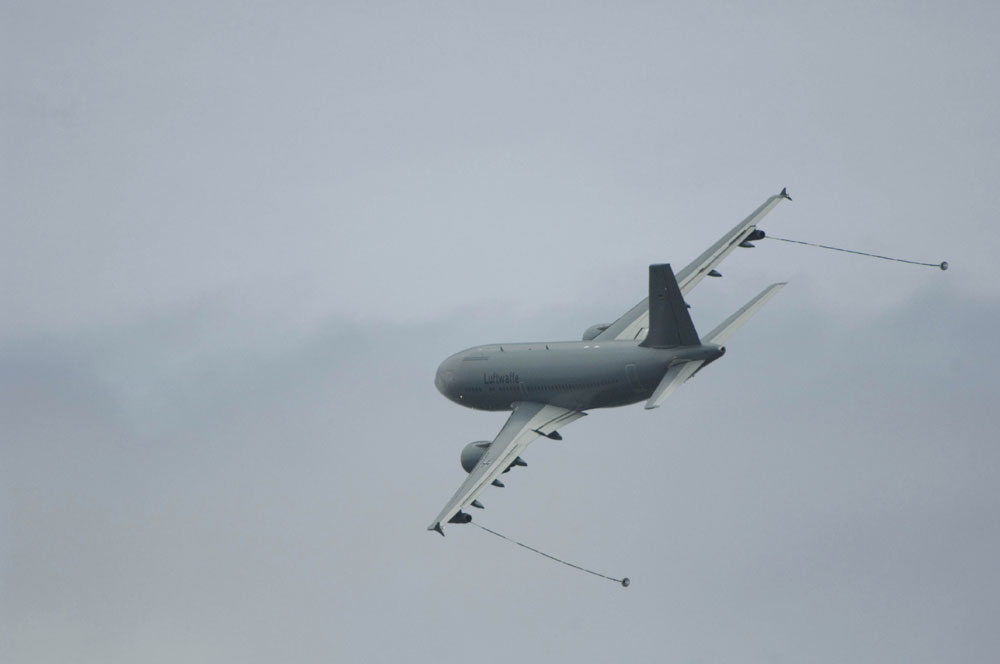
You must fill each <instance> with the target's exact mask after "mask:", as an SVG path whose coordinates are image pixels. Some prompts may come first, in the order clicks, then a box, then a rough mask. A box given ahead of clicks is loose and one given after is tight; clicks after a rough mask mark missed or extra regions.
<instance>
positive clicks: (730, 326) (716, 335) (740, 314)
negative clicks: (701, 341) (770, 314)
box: [705, 282, 785, 345]
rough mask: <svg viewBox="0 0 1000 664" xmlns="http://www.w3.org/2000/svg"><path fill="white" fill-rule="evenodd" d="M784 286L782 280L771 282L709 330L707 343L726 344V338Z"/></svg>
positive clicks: (706, 338)
mask: <svg viewBox="0 0 1000 664" xmlns="http://www.w3.org/2000/svg"><path fill="white" fill-rule="evenodd" d="M784 286H785V283H784V282H782V283H779V284H771V285H770V286H768V287H767V288H765V289H764V290H762V291H761V292H760V293H759V294H758V295H757V297H755V298H754V299H752V300H750V301H749V302H747V303H746V304H744V305H743V306H742V307H741V308H740V310H739V311H737V312H736V313H734V314H733V315H732V316H730V317H729V318H727V319H726V320H724V321H723V322H722V323H721V324H720V325H719V326H718V327H717V328H715V329H714V330H712V331H711V332H709V333H708V336H707V337H705V343H708V344H720V345H721V344H724V343H725V342H726V340H727V339H728V338H729V337H731V336H732V335H733V332H735V331H736V330H738V329H739V328H740V327H741V326H742V325H743V323H745V322H747V320H749V318H750V317H751V316H753V315H754V314H755V313H757V310H758V309H760V308H761V307H762V306H764V303H765V302H767V301H768V300H770V299H771V298H772V297H773V296H774V294H775V293H777V292H778V291H779V290H781V289H782V288H784Z"/></svg>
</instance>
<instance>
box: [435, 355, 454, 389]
mask: <svg viewBox="0 0 1000 664" xmlns="http://www.w3.org/2000/svg"><path fill="white" fill-rule="evenodd" d="M454 383H455V356H454V355H452V356H451V357H449V358H448V359H447V360H445V361H444V362H442V363H441V364H440V366H438V370H437V374H436V375H435V376H434V387H436V388H437V389H438V392H440V393H441V394H443V395H444V396H446V397H450V394H449V393H450V391H451V387H452V385H454Z"/></svg>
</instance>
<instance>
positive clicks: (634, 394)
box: [427, 189, 792, 536]
mask: <svg viewBox="0 0 1000 664" xmlns="http://www.w3.org/2000/svg"><path fill="white" fill-rule="evenodd" d="M783 199H787V200H789V201H790V200H792V199H791V196H789V195H788V192H787V190H786V189H782V190H781V192H780V193H778V194H775V195H774V196H771V197H769V198H768V199H767V200H766V201H764V203H762V204H761V205H760V207H758V208H757V209H756V210H754V211H753V212H752V213H751V214H750V216H748V217H747V218H746V219H744V220H743V221H741V222H740V223H739V224H737V225H736V226H735V227H734V228H733V229H732V230H731V231H729V232H728V233H726V234H725V235H724V236H722V238H720V239H719V241H718V242H716V243H715V244H713V245H712V246H711V247H709V248H708V249H707V250H705V252H704V253H702V254H701V255H700V256H698V258H696V259H695V260H694V261H692V262H691V263H690V264H689V265H688V266H687V267H685V268H684V269H683V270H681V271H680V272H679V273H677V274H676V275H675V274H674V272H673V269H672V268H671V266H670V265H669V264H658V265H650V266H649V296H648V297H646V298H645V299H643V300H642V302H639V303H638V304H637V305H635V306H634V307H632V308H631V309H629V310H628V311H627V312H626V313H625V314H623V315H622V316H621V317H620V318H619V319H618V320H616V321H615V322H614V323H610V324H601V325H593V326H591V327H590V328H588V329H587V330H586V332H584V334H583V339H582V341H553V342H548V343H545V342H542V343H512V344H495V345H489V346H475V347H473V348H468V349H466V350H463V351H461V352H460V353H456V354H454V355H452V356H451V357H449V358H447V359H446V360H445V361H444V362H442V363H441V365H440V366H439V367H438V370H437V374H436V376H435V378H434V385H435V386H436V387H437V389H438V391H439V392H441V394H442V395H444V396H445V397H447V398H448V399H450V400H451V401H454V402H455V403H457V404H458V405H460V406H465V407H467V408H474V409H477V410H488V411H503V410H509V411H511V414H510V417H508V418H507V422H506V423H505V424H504V426H503V428H501V429H500V433H499V434H497V436H496V438H494V439H493V440H492V441H476V442H473V443H469V444H468V445H466V446H465V448H463V449H462V453H461V462H462V468H463V469H464V470H465V471H466V472H467V473H468V477H467V478H466V479H465V481H464V482H463V483H462V485H461V486H460V487H459V489H458V491H456V492H455V495H454V496H452V497H451V500H449V501H448V503H447V504H446V505H445V506H444V509H442V510H441V512H440V514H438V515H437V517H435V519H434V521H432V522H431V525H429V526H428V527H427V529H428V530H433V531H435V532H438V533H440V534H441V535H442V536H443V535H444V529H443V528H442V525H441V524H443V523H456V524H459V523H469V522H470V521H472V515H471V514H469V513H468V512H465V511H463V510H464V509H465V508H467V507H469V506H472V507H476V508H479V509H482V508H483V504H482V503H481V502H480V501H479V500H478V497H479V495H480V494H481V493H482V492H483V490H484V489H486V487H488V486H496V487H503V486H504V485H503V482H501V481H500V479H499V478H500V475H502V474H503V473H506V472H508V471H509V470H511V469H512V468H514V467H515V466H526V465H527V464H526V463H525V462H524V460H523V459H521V456H520V455H521V453H522V452H523V451H524V449H525V448H526V447H527V446H528V444H529V443H531V442H532V441H534V440H535V439H536V438H538V437H539V436H545V437H546V438H550V439H553V440H562V435H560V433H559V431H558V429H560V428H562V427H564V426H566V425H568V424H569V423H571V422H574V421H576V420H578V419H580V418H581V417H583V416H584V415H586V414H587V413H586V412H585V411H587V410H593V409H595V408H611V407H615V406H625V405H628V404H633V403H638V402H640V401H645V402H646V408H647V409H652V408H657V407H659V406H660V404H662V403H663V401H664V400H665V399H666V398H667V397H668V396H670V395H671V394H672V393H673V391H674V390H675V389H677V387H679V386H680V385H681V384H682V383H684V382H685V381H686V380H688V379H689V378H691V377H692V376H694V375H695V374H696V373H697V372H698V371H700V370H701V369H704V368H705V367H706V366H708V365H709V364H711V363H712V362H714V361H715V360H717V359H719V358H720V357H722V355H723V354H724V353H725V352H726V349H725V346H723V345H722V344H724V343H725V342H726V340H728V339H729V337H730V335H732V333H733V332H735V331H736V329H737V328H739V327H740V326H742V325H743V323H745V322H746V321H747V319H748V318H750V316H752V315H753V314H754V313H756V312H757V310H758V309H760V307H761V306H763V305H764V303H765V302H767V301H768V300H769V299H771V297H773V296H774V295H775V294H776V293H777V292H778V291H779V290H780V289H781V288H782V287H783V286H785V282H781V283H775V284H771V285H770V286H768V287H767V288H765V289H764V290H763V291H761V292H760V293H759V294H758V295H757V296H756V297H754V298H753V299H752V300H750V301H749V302H747V303H746V304H745V305H744V306H743V307H742V308H740V309H739V310H738V311H736V313H734V314H733V315H731V316H730V317H729V318H727V319H726V320H725V321H723V322H722V323H720V324H719V325H718V326H717V327H716V328H715V329H714V330H712V331H711V332H709V333H708V334H707V335H705V336H704V337H701V336H699V335H698V332H697V331H696V330H695V327H694V323H693V322H692V321H691V315H690V313H689V312H688V308H689V305H688V304H687V303H686V302H685V301H684V295H685V294H687V293H688V292H689V291H690V290H691V289H692V288H694V287H695V285H697V284H698V282H700V281H701V280H702V279H703V278H705V277H706V276H710V277H720V276H722V275H721V274H720V273H719V272H718V270H716V267H717V266H718V265H719V263H721V262H722V260H723V259H724V258H725V257H726V256H728V255H729V254H730V252H732V251H733V250H734V249H735V248H737V247H743V248H752V247H753V246H754V245H753V244H752V243H753V242H754V241H756V240H761V239H763V238H764V237H766V235H765V233H764V231H763V230H760V229H758V228H757V224H758V223H759V222H760V220H761V219H763V217H764V216H765V215H766V214H767V213H768V212H770V211H771V210H772V209H773V208H774V207H775V206H776V205H777V204H778V203H779V202H780V201H781V200H783Z"/></svg>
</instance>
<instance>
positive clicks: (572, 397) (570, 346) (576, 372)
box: [434, 341, 725, 411]
mask: <svg viewBox="0 0 1000 664" xmlns="http://www.w3.org/2000/svg"><path fill="white" fill-rule="evenodd" d="M724 352H725V349H724V348H722V347H721V346H717V345H715V344H702V345H698V346H679V347H675V348H649V347H645V346H640V345H639V342H636V341H557V342H548V343H516V344H497V345H490V346H476V347H473V348H469V349H467V350H464V351H462V352H460V353H456V354H454V355H452V356H451V357H449V358H448V359H446V360H445V361H444V362H442V363H441V365H440V366H439V367H438V371H437V375H436V377H435V379H434V384H435V385H436V386H437V389H438V391H440V392H441V394H443V395H444V396H445V397H447V398H448V399H450V400H451V401H454V402H455V403H457V404H459V405H462V406H466V407H468V408H475V409H478V410H510V409H511V407H512V404H514V403H515V402H518V401H531V402H537V403H546V404H551V405H554V406H561V407H563V408H568V409H571V410H578V411H584V410H589V409H592V408H610V407H613V406H625V405H628V404H632V403H637V402H639V401H645V400H647V399H649V397H650V395H652V393H653V391H654V390H655V389H656V386H657V385H658V384H659V383H660V380H661V379H662V378H663V375H664V374H665V373H666V372H667V370H668V369H669V368H670V365H671V364H672V363H674V362H678V361H686V360H695V359H700V360H704V361H705V364H706V365H707V364H708V363H710V362H712V361H713V360H715V359H717V358H718V357H721V356H722V354H723V353H724Z"/></svg>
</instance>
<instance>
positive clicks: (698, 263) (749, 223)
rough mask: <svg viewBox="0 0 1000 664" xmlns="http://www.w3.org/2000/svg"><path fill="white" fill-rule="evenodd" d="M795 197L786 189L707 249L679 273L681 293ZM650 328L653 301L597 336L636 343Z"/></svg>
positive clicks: (603, 338) (602, 338)
mask: <svg viewBox="0 0 1000 664" xmlns="http://www.w3.org/2000/svg"><path fill="white" fill-rule="evenodd" d="M785 198H787V199H789V200H791V198H790V197H789V196H788V194H787V193H786V191H785V190H784V189H782V190H781V193H778V194H775V195H774V196H771V197H770V198H768V199H767V200H766V201H764V202H763V203H762V204H761V206H760V207H758V208H757V209H756V210H754V211H753V212H752V213H751V214H750V215H749V216H748V217H747V218H746V219H744V220H743V221H741V222H740V223H738V224H737V225H736V226H734V227H733V229H732V230H730V231H729V232H728V233H726V234H725V235H723V236H722V237H721V238H719V240H718V241H717V242H716V243H715V244H713V245H712V246H711V247H709V248H708V249H706V250H705V251H704V252H703V253H702V254H701V255H700V256H698V258H696V259H694V260H693V261H692V262H691V263H690V264H688V265H687V266H686V267H685V268H684V269H683V270H681V271H680V272H678V273H677V284H678V286H680V289H681V293H682V294H685V295H686V294H687V293H688V292H689V291H690V290H691V289H692V288H694V287H695V286H696V285H697V284H698V282H699V281H701V280H702V279H704V278H705V277H706V276H708V275H709V274H710V273H711V272H712V271H713V270H715V268H716V267H717V266H718V265H719V264H720V263H721V262H722V261H723V259H725V257H726V256H728V255H729V254H730V253H731V252H732V251H733V249H735V248H736V247H738V246H740V245H741V244H744V243H746V242H747V240H748V238H750V236H751V234H752V233H753V232H754V231H755V230H756V228H757V224H758V223H760V221H761V219H763V218H764V216H765V215H766V214H767V213H768V212H770V211H771V210H772V209H773V208H774V206H775V205H777V204H778V203H779V202H780V201H781V200H782V199H785ZM648 329H649V298H645V299H644V300H643V301H642V302H639V303H638V304H637V305H635V306H634V307H632V308H631V309H629V310H628V311H627V312H626V313H625V314H624V315H622V316H621V318H619V319H618V320H616V321H615V322H614V323H612V324H611V325H610V326H609V327H608V328H607V329H606V330H604V331H603V332H601V333H600V334H599V335H597V336H596V337H595V340H605V341H610V340H616V341H633V340H641V339H643V338H644V337H645V336H646V332H647V331H648Z"/></svg>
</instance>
